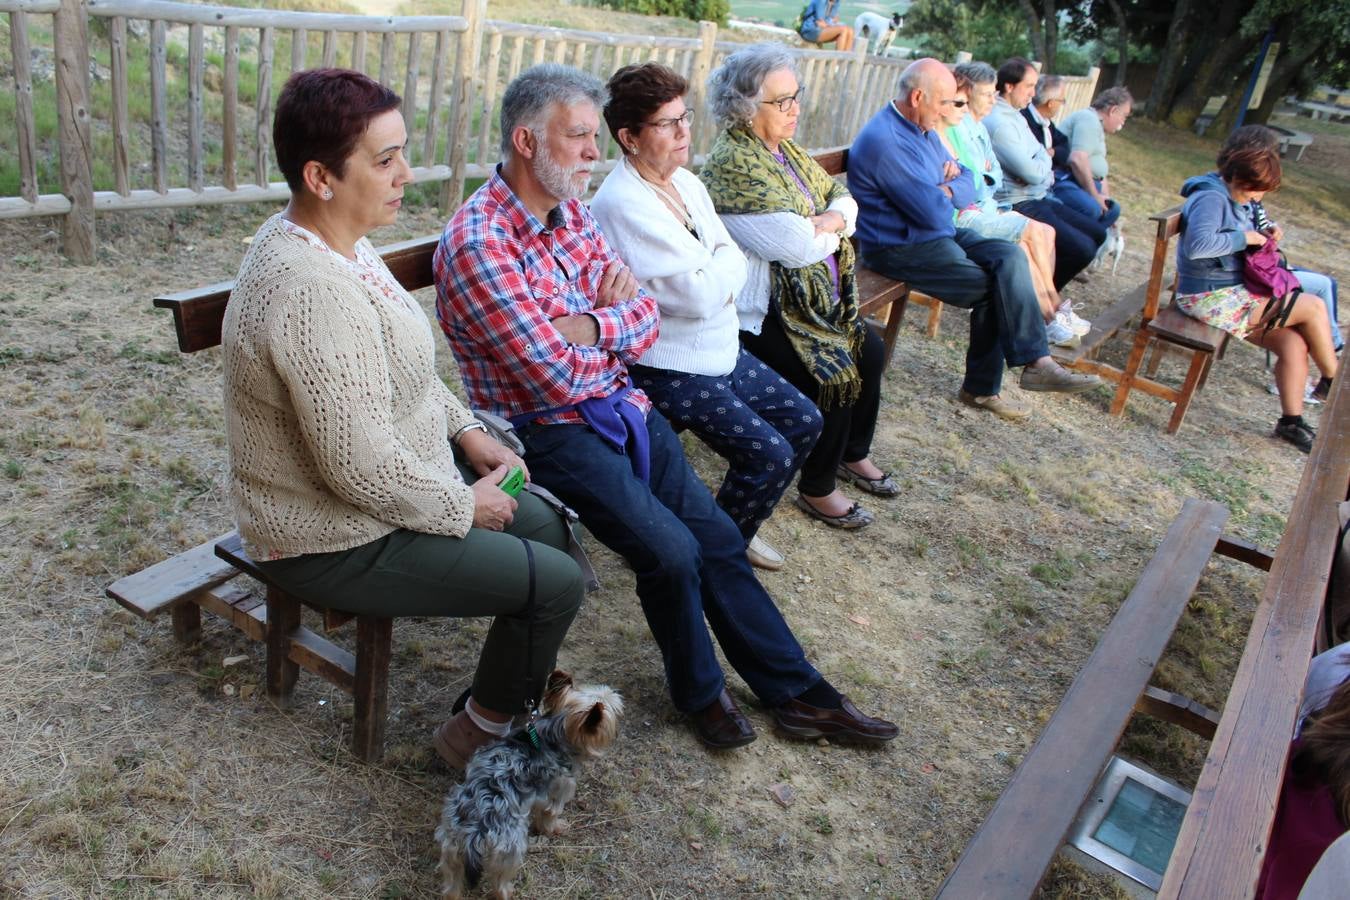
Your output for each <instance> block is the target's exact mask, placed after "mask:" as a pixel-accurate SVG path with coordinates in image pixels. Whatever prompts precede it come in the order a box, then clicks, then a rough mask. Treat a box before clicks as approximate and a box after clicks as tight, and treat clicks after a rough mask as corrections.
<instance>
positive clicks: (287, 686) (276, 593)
mask: <svg viewBox="0 0 1350 900" xmlns="http://www.w3.org/2000/svg"><path fill="white" fill-rule="evenodd" d="M299 628H300V601H299V600H296V599H295V598H294V597H292V596H290V595H289V594H287V593H285V592H283V591H281V590H279V589H277V588H274V587H272V586H271V585H268V587H267V694H268V696H270V697H271V698H272V699H273V700H275V701H277V702H278V703H279V704H281V705H285V703H286V701H287V700H289V698H290V696H291V692H292V691H293V690H295V681H296V679H297V678H299V677H300V666H299V665H298V664H297V663H295V662H293V661H292V660H291V658H290V651H291V636H292V635H294V634H295V632H296V630H297V629H299Z"/></svg>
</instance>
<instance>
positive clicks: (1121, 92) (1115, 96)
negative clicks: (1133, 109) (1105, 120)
mask: <svg viewBox="0 0 1350 900" xmlns="http://www.w3.org/2000/svg"><path fill="white" fill-rule="evenodd" d="M1126 103H1128V104H1130V105H1131V106H1134V96H1133V95H1131V94H1130V89H1129V88H1127V87H1109V88H1107V89H1106V90H1104V91H1102V92H1101V93H1100V94H1098V95H1097V96H1095V97H1093V98H1092V108H1093V109H1096V110H1105V109H1110V108H1111V107H1113V106H1124V105H1125V104H1126Z"/></svg>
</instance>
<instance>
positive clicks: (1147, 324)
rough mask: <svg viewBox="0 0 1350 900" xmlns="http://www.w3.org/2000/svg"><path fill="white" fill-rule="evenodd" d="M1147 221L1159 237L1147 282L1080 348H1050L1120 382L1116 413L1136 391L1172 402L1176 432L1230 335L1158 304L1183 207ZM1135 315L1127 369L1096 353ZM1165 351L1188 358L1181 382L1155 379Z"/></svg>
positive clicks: (1107, 314) (1075, 365) (1061, 358)
mask: <svg viewBox="0 0 1350 900" xmlns="http://www.w3.org/2000/svg"><path fill="white" fill-rule="evenodd" d="M1149 219H1150V221H1152V222H1155V223H1156V224H1157V235H1156V237H1155V238H1154V242H1153V261H1152V264H1151V266H1150V268H1149V275H1148V280H1147V281H1145V282H1144V283H1143V284H1141V285H1139V286H1138V287H1135V288H1134V289H1132V290H1131V291H1129V292H1128V293H1126V294H1125V295H1124V296H1122V297H1121V298H1120V299H1119V300H1117V301H1116V302H1115V303H1113V304H1112V305H1111V306H1109V307H1108V308H1107V309H1105V310H1104V311H1102V312H1101V313H1098V314H1096V315H1094V316H1093V317H1092V329H1091V330H1090V331H1089V332H1088V333H1087V334H1086V335H1084V336H1083V339H1082V342H1081V343H1080V344H1079V346H1077V347H1074V348H1072V349H1069V348H1063V347H1051V348H1050V352H1051V355H1053V356H1054V358H1055V359H1056V360H1057V361H1058V362H1059V363H1060V365H1063V366H1065V367H1067V368H1071V369H1077V370H1079V371H1082V372H1091V373H1092V374H1094V375H1099V376H1101V377H1102V378H1103V379H1104V380H1106V381H1108V382H1110V383H1112V384H1114V385H1115V386H1116V393H1115V396H1113V397H1112V398H1111V407H1110V411H1111V415H1113V416H1118V415H1121V414H1122V413H1123V412H1124V411H1125V403H1126V400H1127V399H1128V398H1129V395H1130V392H1131V391H1136V390H1137V391H1140V392H1142V393H1145V394H1148V395H1149V396H1152V397H1157V398H1159V399H1160V400H1166V401H1167V402H1169V403H1172V404H1174V407H1173V410H1172V416H1171V418H1170V419H1169V420H1168V423H1167V433H1168V434H1175V433H1176V432H1177V429H1179V428H1181V423H1182V421H1183V420H1184V419H1185V418H1186V412H1187V410H1189V409H1190V406H1191V400H1192V398H1193V397H1194V396H1195V393H1196V392H1197V391H1199V390H1200V389H1201V388H1202V387H1204V385H1205V381H1206V380H1207V379H1208V377H1209V370H1210V367H1211V366H1212V365H1213V363H1214V360H1215V358H1217V357H1222V356H1223V352H1224V349H1225V347H1226V346H1227V344H1228V338H1229V334H1228V332H1226V331H1223V330H1222V329H1219V328H1214V327H1212V326H1209V325H1206V324H1205V323H1203V322H1201V321H1199V320H1198V319H1193V318H1191V317H1190V316H1188V315H1186V314H1185V313H1183V312H1181V311H1180V310H1179V309H1177V308H1176V307H1175V306H1172V305H1169V306H1166V307H1162V308H1159V306H1160V299H1161V297H1162V293H1163V278H1164V275H1165V272H1166V269H1167V260H1168V257H1169V256H1170V252H1169V251H1170V249H1171V243H1172V240H1173V238H1175V237H1176V236H1177V235H1178V234H1179V233H1180V227H1181V207H1180V206H1176V207H1173V208H1172V209H1168V210H1164V211H1163V212H1160V213H1156V214H1154V215H1152V216H1149ZM1136 317H1138V319H1139V325H1138V327H1137V328H1136V329H1135V331H1134V335H1133V339H1132V343H1131V346H1130V351H1129V355H1128V357H1127V359H1126V362H1125V366H1124V368H1116V367H1115V366H1113V365H1110V364H1109V363H1105V362H1102V361H1101V360H1099V359H1098V358H1097V354H1098V353H1099V352H1100V351H1101V350H1102V348H1103V347H1104V346H1105V345H1106V344H1107V343H1108V342H1109V341H1110V340H1111V339H1112V338H1113V337H1115V336H1116V335H1117V334H1118V333H1121V332H1123V331H1124V330H1125V327H1126V326H1127V325H1128V324H1129V323H1130V322H1132V321H1133V320H1134V319H1135V318H1136ZM1150 350H1151V351H1152V355H1151V357H1150V359H1149V360H1148V366H1147V369H1146V370H1145V371H1144V372H1141V371H1140V370H1141V368H1143V367H1144V362H1145V360H1144V357H1145V354H1146V353H1148V352H1149V351H1150ZM1166 352H1174V353H1179V354H1181V355H1183V356H1185V357H1187V358H1188V359H1189V364H1188V366H1187V369H1186V375H1185V377H1184V378H1183V379H1182V382H1181V384H1180V385H1179V386H1173V385H1170V384H1165V383H1163V382H1161V381H1158V380H1157V378H1156V375H1157V371H1158V364H1159V362H1160V361H1161V358H1162V355H1163V354H1164V353H1166Z"/></svg>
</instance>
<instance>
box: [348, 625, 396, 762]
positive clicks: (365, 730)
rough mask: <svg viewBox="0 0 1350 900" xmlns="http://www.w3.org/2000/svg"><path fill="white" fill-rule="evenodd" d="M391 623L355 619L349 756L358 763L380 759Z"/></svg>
mask: <svg viewBox="0 0 1350 900" xmlns="http://www.w3.org/2000/svg"><path fill="white" fill-rule="evenodd" d="M393 635H394V620H393V619H382V618H377V617H375V616H358V617H357V619H356V687H355V690H353V692H352V693H353V699H354V700H355V702H356V711H355V717H354V723H353V730H352V753H353V754H354V755H355V756H356V758H357V759H359V760H361V761H362V762H367V763H373V762H377V761H378V760H379V758H380V757H381V756H383V755H384V723H385V719H386V718H387V717H388V712H389V697H388V693H389V692H388V688H389V657H390V653H391V650H392V647H393Z"/></svg>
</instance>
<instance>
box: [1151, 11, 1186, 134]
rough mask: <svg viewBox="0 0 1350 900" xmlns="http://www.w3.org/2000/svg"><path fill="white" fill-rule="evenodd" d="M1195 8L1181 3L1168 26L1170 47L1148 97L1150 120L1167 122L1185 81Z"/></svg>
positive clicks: (1165, 53) (1167, 48)
mask: <svg viewBox="0 0 1350 900" xmlns="http://www.w3.org/2000/svg"><path fill="white" fill-rule="evenodd" d="M1191 5H1192V0H1177V5H1176V8H1175V9H1174V10H1173V12H1172V22H1171V24H1170V25H1168V26H1167V44H1166V45H1165V46H1164V47H1163V52H1162V57H1161V59H1160V61H1159V63H1158V74H1157V75H1155V76H1154V78H1153V90H1152V91H1150V92H1149V95H1148V104H1147V106H1148V114H1149V117H1150V118H1154V119H1165V118H1167V114H1168V113H1169V112H1170V111H1171V109H1172V99H1173V98H1174V97H1175V96H1176V93H1177V87H1178V85H1179V84H1180V81H1181V69H1182V63H1183V62H1185V59H1186V53H1187V51H1188V50H1189V49H1190V47H1189V45H1190V42H1191V21H1190V19H1191Z"/></svg>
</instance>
